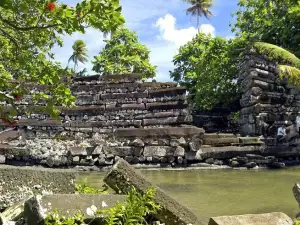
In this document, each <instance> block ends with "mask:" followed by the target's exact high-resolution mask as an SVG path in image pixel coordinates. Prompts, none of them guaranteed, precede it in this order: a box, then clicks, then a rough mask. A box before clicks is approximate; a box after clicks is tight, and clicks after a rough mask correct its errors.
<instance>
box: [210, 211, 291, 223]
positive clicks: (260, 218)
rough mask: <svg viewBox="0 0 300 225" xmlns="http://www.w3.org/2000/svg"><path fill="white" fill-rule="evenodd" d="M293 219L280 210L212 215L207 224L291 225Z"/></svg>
mask: <svg viewBox="0 0 300 225" xmlns="http://www.w3.org/2000/svg"><path fill="white" fill-rule="evenodd" d="M293 224H294V222H293V220H292V219H291V218H290V217H288V216H287V215H286V214H284V213H281V212H274V213H265V214H248V215H239V216H220V217H212V218H210V220H209V223H208V225H293Z"/></svg>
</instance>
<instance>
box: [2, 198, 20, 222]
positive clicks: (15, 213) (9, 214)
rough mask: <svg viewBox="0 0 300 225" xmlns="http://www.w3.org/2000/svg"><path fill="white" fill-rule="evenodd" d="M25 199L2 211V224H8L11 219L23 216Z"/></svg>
mask: <svg viewBox="0 0 300 225" xmlns="http://www.w3.org/2000/svg"><path fill="white" fill-rule="evenodd" d="M24 203H25V200H22V201H20V202H18V203H16V204H14V205H12V206H10V207H8V208H7V209H5V211H4V212H2V213H0V225H5V224H8V223H9V222H10V221H18V220H19V219H20V218H22V216H23V211H24Z"/></svg>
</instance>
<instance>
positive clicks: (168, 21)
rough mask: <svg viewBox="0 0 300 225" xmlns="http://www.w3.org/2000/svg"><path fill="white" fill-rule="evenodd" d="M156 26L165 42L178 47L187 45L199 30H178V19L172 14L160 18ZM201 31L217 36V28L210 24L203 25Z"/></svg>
mask: <svg viewBox="0 0 300 225" xmlns="http://www.w3.org/2000/svg"><path fill="white" fill-rule="evenodd" d="M155 26H156V27H158V28H159V30H160V33H161V37H162V38H163V39H164V40H166V41H169V42H171V43H173V44H175V45H176V46H181V45H184V44H186V43H187V42H188V41H190V40H192V38H193V37H195V36H196V34H197V33H198V30H197V28H195V27H188V28H183V29H177V28H176V18H175V17H174V16H173V15H171V14H166V15H165V16H164V17H161V18H159V19H158V20H157V21H156V24H155ZM199 29H200V31H201V32H203V33H206V34H212V35H213V36H214V35H215V28H214V27H213V26H212V25H210V24H202V25H201V26H200V28H199Z"/></svg>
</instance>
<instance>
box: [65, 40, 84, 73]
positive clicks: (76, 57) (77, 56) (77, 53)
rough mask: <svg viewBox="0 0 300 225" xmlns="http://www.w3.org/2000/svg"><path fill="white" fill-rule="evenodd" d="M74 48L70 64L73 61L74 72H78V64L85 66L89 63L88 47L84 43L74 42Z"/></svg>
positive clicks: (80, 41)
mask: <svg viewBox="0 0 300 225" xmlns="http://www.w3.org/2000/svg"><path fill="white" fill-rule="evenodd" d="M72 48H73V54H72V55H71V56H70V58H69V60H68V63H70V62H71V61H72V62H73V63H74V70H75V71H76V67H78V62H80V63H83V64H84V63H86V62H87V61H88V53H87V47H86V44H85V43H84V41H82V40H77V41H75V42H74V44H73V46H72Z"/></svg>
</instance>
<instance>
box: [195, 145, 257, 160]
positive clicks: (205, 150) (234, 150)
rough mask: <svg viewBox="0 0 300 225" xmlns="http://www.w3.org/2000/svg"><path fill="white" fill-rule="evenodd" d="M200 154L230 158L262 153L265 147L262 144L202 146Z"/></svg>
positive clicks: (209, 156) (205, 157) (202, 155)
mask: <svg viewBox="0 0 300 225" xmlns="http://www.w3.org/2000/svg"><path fill="white" fill-rule="evenodd" d="M201 150H202V153H201V154H200V155H201V157H202V158H203V159H207V158H214V159H229V158H234V157H237V156H246V155H247V154H256V155H260V154H261V153H262V151H263V148H262V147H260V146H243V147H240V146H224V147H202V148H201Z"/></svg>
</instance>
